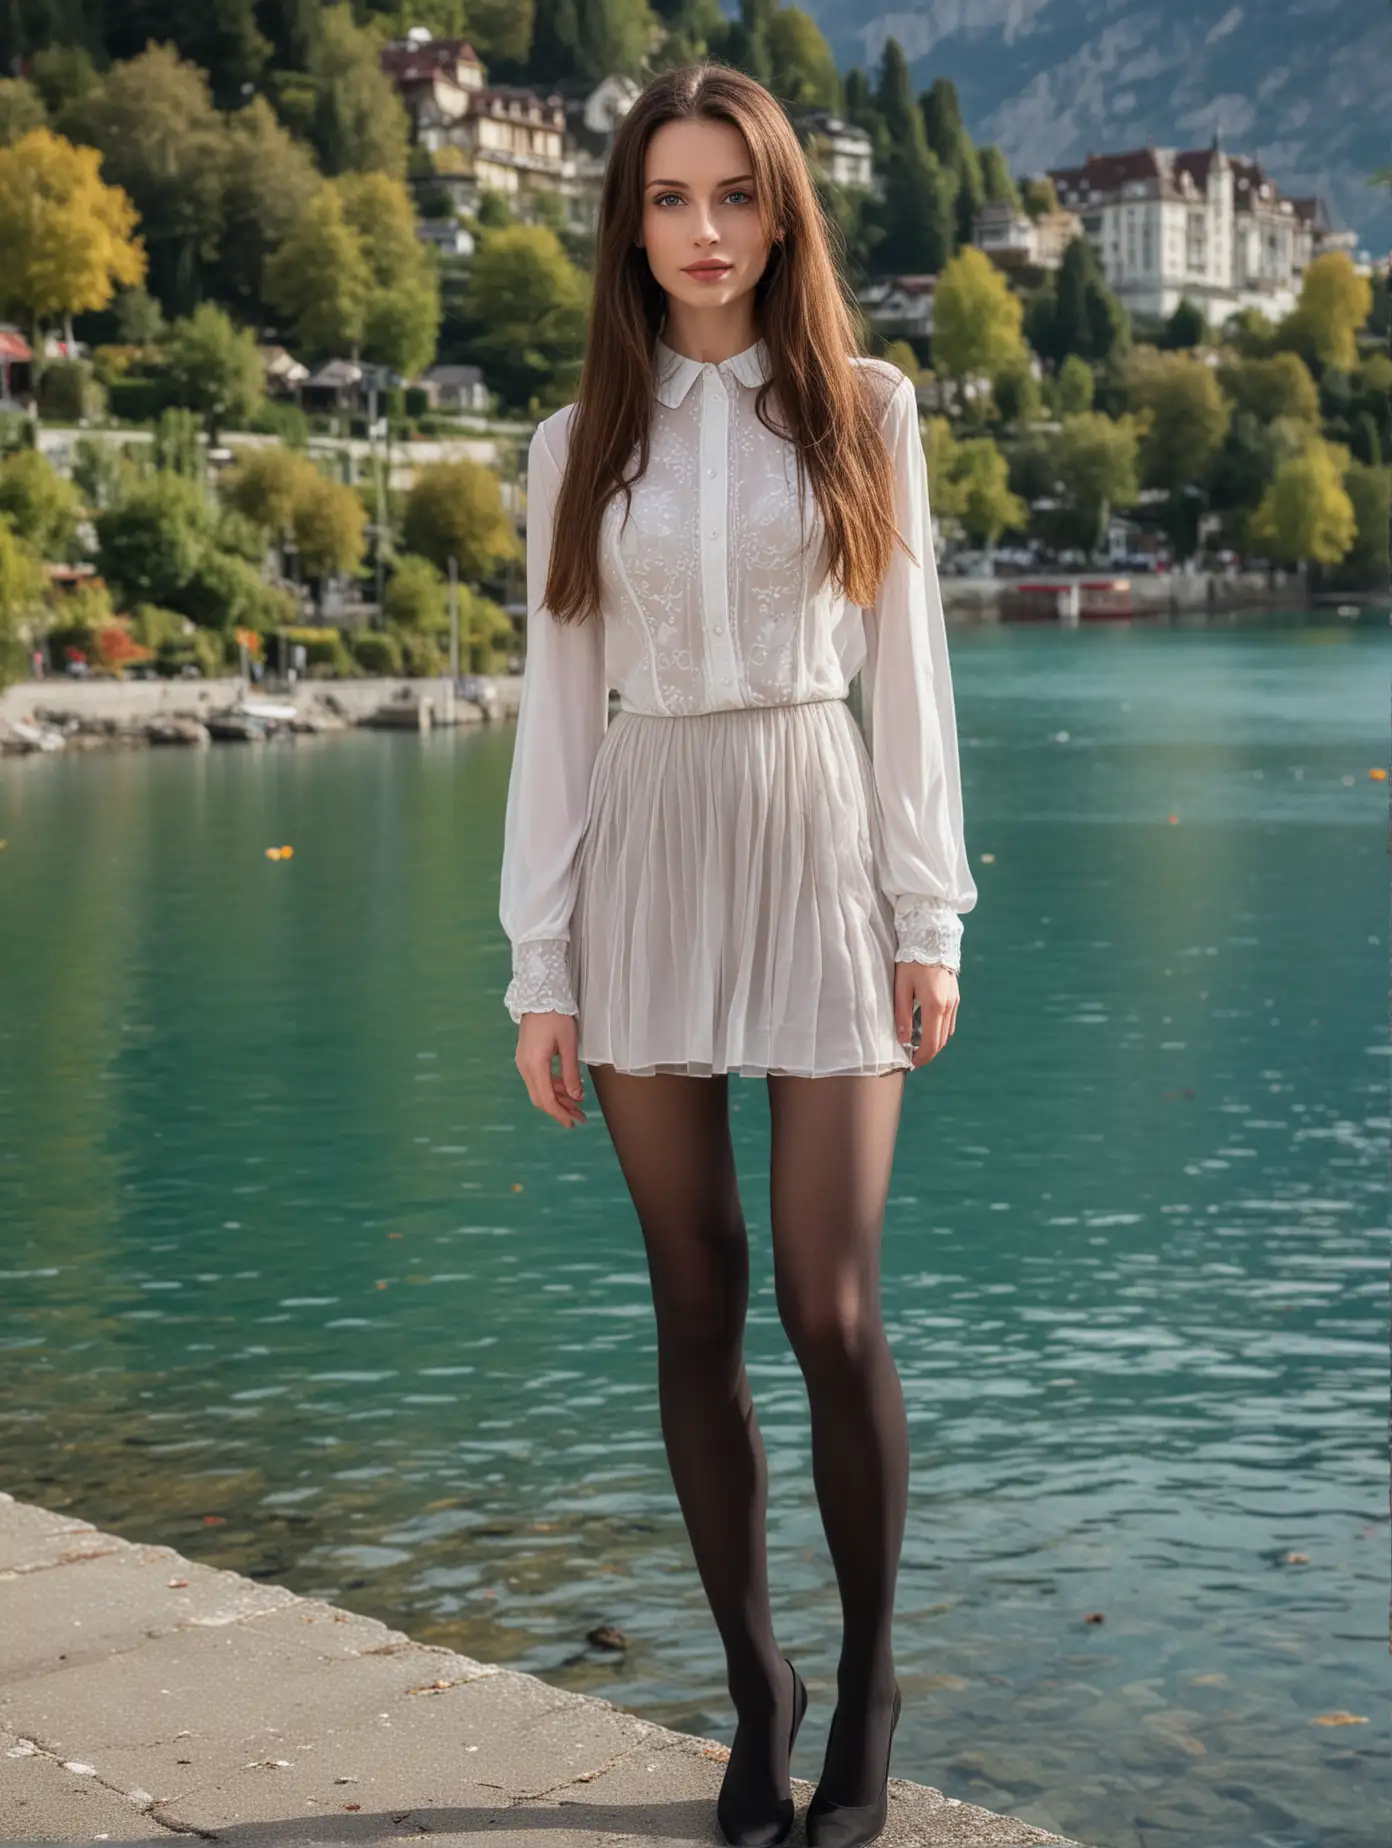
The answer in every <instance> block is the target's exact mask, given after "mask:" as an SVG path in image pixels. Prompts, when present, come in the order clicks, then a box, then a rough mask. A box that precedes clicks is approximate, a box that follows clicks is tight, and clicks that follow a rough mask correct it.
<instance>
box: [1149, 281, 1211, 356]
mask: <svg viewBox="0 0 1392 1848" xmlns="http://www.w3.org/2000/svg"><path fill="white" fill-rule="evenodd" d="M1207 339H1208V320H1207V318H1206V316H1205V315H1204V311H1203V309H1202V308H1201V307H1200V306H1199V304H1198V303H1197V302H1195V301H1191V300H1190V299H1189V297H1188V296H1187V295H1185V296H1182V297H1181V298H1180V301H1179V304H1178V306H1177V307H1176V308H1175V311H1174V313H1173V314H1172V315H1171V316H1170V318H1169V320H1168V321H1166V323H1165V330H1164V334H1163V337H1162V338H1161V340H1160V342H1159V344H1160V345H1161V346H1162V347H1168V348H1169V349H1170V350H1171V351H1173V352H1178V351H1180V350H1181V349H1182V348H1185V347H1201V346H1203V345H1204V343H1205V341H1206V340H1207Z"/></svg>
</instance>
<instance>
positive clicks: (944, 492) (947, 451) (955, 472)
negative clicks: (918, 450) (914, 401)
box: [923, 417, 963, 524]
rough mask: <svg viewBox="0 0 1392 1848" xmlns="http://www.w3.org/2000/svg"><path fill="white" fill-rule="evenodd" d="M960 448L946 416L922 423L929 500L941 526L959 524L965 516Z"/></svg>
mask: <svg viewBox="0 0 1392 1848" xmlns="http://www.w3.org/2000/svg"><path fill="white" fill-rule="evenodd" d="M960 448H961V445H960V444H959V443H958V441H957V436H956V433H955V431H954V430H953V428H952V425H951V424H950V423H949V422H948V420H947V419H946V417H929V418H926V419H925V420H924V422H923V456H924V461H925V463H926V465H927V473H928V500H929V504H930V505H931V507H932V509H933V512H934V514H935V515H936V517H937V519H938V521H939V522H940V523H944V522H951V523H953V524H956V523H957V522H959V521H960V519H961V516H962V499H963V497H962V490H961V482H960V471H959V469H958V466H957V456H958V451H959V450H960Z"/></svg>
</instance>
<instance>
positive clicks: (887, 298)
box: [859, 276, 938, 340]
mask: <svg viewBox="0 0 1392 1848" xmlns="http://www.w3.org/2000/svg"><path fill="white" fill-rule="evenodd" d="M937 286H938V279H937V277H936V276H881V277H879V278H877V279H876V280H875V281H874V282H872V283H869V284H867V285H866V287H865V288H863V289H862V290H861V291H860V297H859V299H860V305H861V307H862V308H863V309H864V310H865V313H866V318H867V319H868V320H869V321H870V322H871V324H872V325H873V326H875V327H877V328H878V329H879V330H880V332H881V333H884V334H888V335H889V336H890V337H891V338H894V337H896V336H902V337H903V338H904V339H906V340H914V339H923V340H926V339H928V338H929V337H930V336H931V334H932V332H933V293H934V291H935V290H936V288H937Z"/></svg>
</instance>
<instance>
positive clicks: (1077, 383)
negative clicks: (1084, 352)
mask: <svg viewBox="0 0 1392 1848" xmlns="http://www.w3.org/2000/svg"><path fill="white" fill-rule="evenodd" d="M1096 389H1097V380H1096V379H1095V378H1094V377H1093V371H1092V367H1091V366H1090V365H1089V364H1088V363H1087V361H1086V360H1085V359H1080V358H1079V357H1078V355H1077V354H1076V353H1070V354H1069V355H1068V357H1067V358H1066V359H1065V360H1064V362H1063V364H1062V365H1061V366H1060V367H1059V372H1058V399H1059V409H1060V411H1062V413H1063V415H1064V416H1065V417H1076V416H1077V415H1078V414H1079V412H1080V411H1090V410H1091V409H1092V400H1093V394H1094V392H1095V391H1096Z"/></svg>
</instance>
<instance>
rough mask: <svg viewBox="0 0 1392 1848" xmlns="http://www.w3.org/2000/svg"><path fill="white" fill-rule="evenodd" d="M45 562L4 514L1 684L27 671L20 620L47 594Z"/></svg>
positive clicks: (0, 525)
mask: <svg viewBox="0 0 1392 1848" xmlns="http://www.w3.org/2000/svg"><path fill="white" fill-rule="evenodd" d="M43 587H44V574H43V566H42V565H41V564H40V563H39V560H38V559H37V558H36V557H35V556H34V553H33V551H32V549H31V548H30V547H29V546H27V545H26V544H25V543H24V541H23V540H22V539H21V538H20V537H19V535H18V534H17V533H16V532H15V530H14V528H13V527H12V526H11V525H10V522H9V520H8V519H6V518H5V516H4V515H3V514H0V686H4V685H6V683H7V682H9V681H12V680H18V679H19V678H20V677H21V676H22V675H23V673H24V672H25V666H24V656H23V650H22V649H21V647H20V644H19V632H20V624H21V623H22V622H23V620H24V618H25V617H26V616H27V615H28V614H29V612H30V611H31V610H32V609H34V608H35V607H36V606H37V605H38V602H39V599H40V597H41V596H42V594H43Z"/></svg>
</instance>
